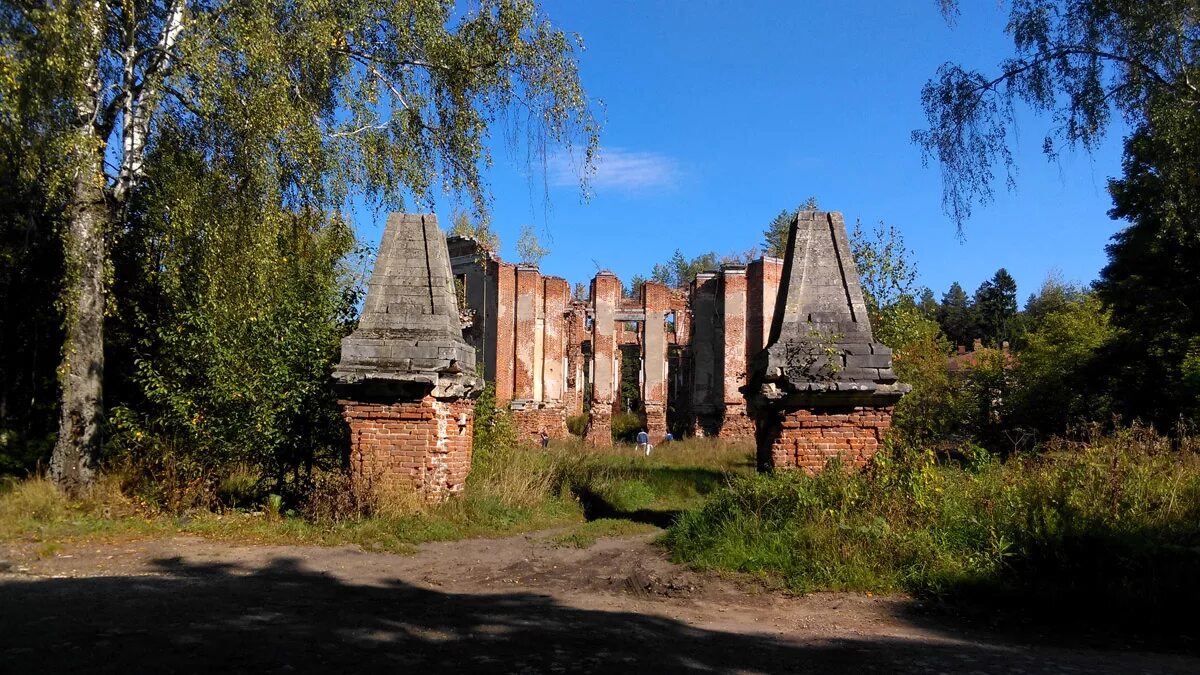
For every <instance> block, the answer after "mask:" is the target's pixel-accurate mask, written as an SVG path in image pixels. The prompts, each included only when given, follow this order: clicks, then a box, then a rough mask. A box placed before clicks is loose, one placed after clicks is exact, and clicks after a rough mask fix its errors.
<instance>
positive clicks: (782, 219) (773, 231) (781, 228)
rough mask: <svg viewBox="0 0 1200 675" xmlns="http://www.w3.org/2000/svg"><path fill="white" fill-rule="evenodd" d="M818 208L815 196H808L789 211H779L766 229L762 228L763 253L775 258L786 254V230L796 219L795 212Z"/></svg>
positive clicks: (787, 230)
mask: <svg viewBox="0 0 1200 675" xmlns="http://www.w3.org/2000/svg"><path fill="white" fill-rule="evenodd" d="M819 208H821V207H820V206H818V205H817V198H816V197H809V198H808V199H806V200H804V201H803V202H802V203H801V204H800V206H798V207H796V208H795V209H793V210H791V211H788V210H787V209H784V210H783V211H780V212H779V214H778V215H776V216H775V217H774V218H772V219H771V222H770V224H768V225H767V229H765V230H763V244H762V245H763V253H764V254H766V255H769V256H774V257H776V258H782V257H783V256H784V255H785V254H787V241H788V232H789V230H790V229H791V226H792V221H793V220H795V219H796V212H797V211H815V210H817V209H819Z"/></svg>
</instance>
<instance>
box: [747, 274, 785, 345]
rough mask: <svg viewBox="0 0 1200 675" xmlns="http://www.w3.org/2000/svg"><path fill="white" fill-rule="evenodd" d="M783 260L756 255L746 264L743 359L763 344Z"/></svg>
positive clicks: (773, 311)
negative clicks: (758, 257) (757, 257)
mask: <svg viewBox="0 0 1200 675" xmlns="http://www.w3.org/2000/svg"><path fill="white" fill-rule="evenodd" d="M782 275H783V261H782V260H780V259H778V258H760V259H758V260H755V261H754V262H752V263H750V264H749V265H747V266H746V362H747V363H749V362H750V361H752V360H753V359H754V357H755V356H756V355H757V354H758V353H759V352H760V351H762V349H763V347H766V346H767V340H768V338H769V337H770V336H771V319H772V318H773V317H774V316H775V299H776V298H777V297H778V295H779V278H780V277H781V276H782Z"/></svg>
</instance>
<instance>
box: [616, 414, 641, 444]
mask: <svg viewBox="0 0 1200 675" xmlns="http://www.w3.org/2000/svg"><path fill="white" fill-rule="evenodd" d="M611 424H612V437H613V442H614V443H620V442H625V443H632V442H634V440H636V439H637V434H638V432H639V431H641V430H642V429H644V428H645V422H644V421H642V418H641V417H640V416H639V415H637V414H636V413H621V414H619V415H613V417H612V423H611Z"/></svg>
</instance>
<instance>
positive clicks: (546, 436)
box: [542, 429, 550, 450]
mask: <svg viewBox="0 0 1200 675" xmlns="http://www.w3.org/2000/svg"><path fill="white" fill-rule="evenodd" d="M548 445H550V434H548V433H546V430H545V429H542V449H543V450H545V449H546V446H548Z"/></svg>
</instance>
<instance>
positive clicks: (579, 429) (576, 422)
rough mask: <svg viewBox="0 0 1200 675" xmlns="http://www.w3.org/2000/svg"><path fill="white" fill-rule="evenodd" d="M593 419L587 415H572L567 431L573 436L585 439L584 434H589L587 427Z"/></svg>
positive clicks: (569, 418) (568, 419)
mask: <svg viewBox="0 0 1200 675" xmlns="http://www.w3.org/2000/svg"><path fill="white" fill-rule="evenodd" d="M591 419H592V416H591V415H589V414H587V413H583V414H582V415H571V416H570V417H568V418H567V431H569V432H571V434H573V435H575V436H579V437H580V438H583V436H584V434H586V433H587V425H588V422H590V421H591Z"/></svg>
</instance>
